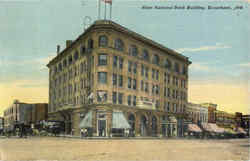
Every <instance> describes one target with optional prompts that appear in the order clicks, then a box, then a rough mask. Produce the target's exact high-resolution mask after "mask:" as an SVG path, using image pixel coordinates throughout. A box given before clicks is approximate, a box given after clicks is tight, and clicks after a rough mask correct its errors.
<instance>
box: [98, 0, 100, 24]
mask: <svg viewBox="0 0 250 161" xmlns="http://www.w3.org/2000/svg"><path fill="white" fill-rule="evenodd" d="M100 12H101V0H98V20H100V18H101V15H100Z"/></svg>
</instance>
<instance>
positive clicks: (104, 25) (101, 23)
mask: <svg viewBox="0 0 250 161" xmlns="http://www.w3.org/2000/svg"><path fill="white" fill-rule="evenodd" d="M93 29H113V30H116V31H118V32H122V33H125V34H127V35H129V36H131V37H133V38H135V39H137V40H139V41H142V42H143V43H147V44H148V45H150V46H152V47H154V48H158V49H159V50H162V51H163V52H165V53H168V54H169V55H171V56H174V57H176V58H178V59H181V60H184V61H187V62H188V64H191V63H192V62H191V61H189V60H188V57H186V56H184V55H182V54H180V53H178V52H176V51H174V50H172V49H169V48H167V47H165V46H163V45H161V44H159V43H157V42H155V41H153V40H151V39H149V38H146V37H144V36H142V35H140V34H138V33H136V32H134V31H132V30H129V29H127V28H126V27H123V26H121V25H120V24H117V23H115V22H113V21H110V20H97V21H95V22H94V23H93V24H92V25H91V26H90V27H88V28H87V29H86V30H85V32H83V33H82V34H81V35H80V36H79V37H78V38H77V39H76V40H74V41H73V42H72V43H71V44H70V45H69V46H68V47H66V48H65V49H64V50H63V51H62V52H60V54H58V55H57V56H56V57H55V58H53V59H52V60H51V61H50V62H49V63H48V64H47V66H48V67H49V66H50V65H51V64H53V63H55V62H57V60H58V59H59V58H60V57H61V56H64V55H65V54H66V52H67V51H68V50H70V49H71V48H73V47H74V45H75V44H76V43H77V42H78V41H79V40H81V39H82V38H83V37H84V36H85V35H86V34H87V33H89V32H90V31H91V30H93Z"/></svg>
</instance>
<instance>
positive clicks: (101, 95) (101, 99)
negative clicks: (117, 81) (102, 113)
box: [97, 91, 108, 102]
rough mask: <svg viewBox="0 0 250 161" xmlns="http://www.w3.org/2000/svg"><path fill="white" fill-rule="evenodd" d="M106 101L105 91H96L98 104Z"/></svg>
mask: <svg viewBox="0 0 250 161" xmlns="http://www.w3.org/2000/svg"><path fill="white" fill-rule="evenodd" d="M107 99H108V94H107V91H97V101H98V102H107Z"/></svg>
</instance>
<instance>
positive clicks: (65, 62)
mask: <svg viewBox="0 0 250 161" xmlns="http://www.w3.org/2000/svg"><path fill="white" fill-rule="evenodd" d="M63 67H67V60H66V59H64V60H63Z"/></svg>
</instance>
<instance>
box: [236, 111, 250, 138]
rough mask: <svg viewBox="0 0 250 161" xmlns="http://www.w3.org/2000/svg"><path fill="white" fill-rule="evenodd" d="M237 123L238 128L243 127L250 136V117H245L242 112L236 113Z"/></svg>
mask: <svg viewBox="0 0 250 161" xmlns="http://www.w3.org/2000/svg"><path fill="white" fill-rule="evenodd" d="M235 121H236V126H237V127H242V128H243V129H244V130H245V131H246V132H247V134H248V135H249V132H250V130H249V126H250V115H243V114H242V113H241V112H236V113H235Z"/></svg>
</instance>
